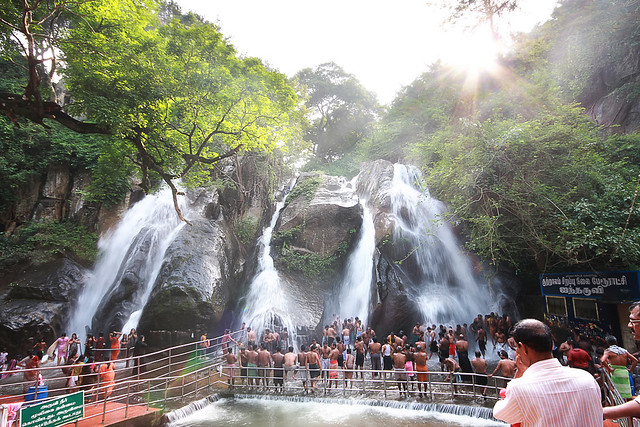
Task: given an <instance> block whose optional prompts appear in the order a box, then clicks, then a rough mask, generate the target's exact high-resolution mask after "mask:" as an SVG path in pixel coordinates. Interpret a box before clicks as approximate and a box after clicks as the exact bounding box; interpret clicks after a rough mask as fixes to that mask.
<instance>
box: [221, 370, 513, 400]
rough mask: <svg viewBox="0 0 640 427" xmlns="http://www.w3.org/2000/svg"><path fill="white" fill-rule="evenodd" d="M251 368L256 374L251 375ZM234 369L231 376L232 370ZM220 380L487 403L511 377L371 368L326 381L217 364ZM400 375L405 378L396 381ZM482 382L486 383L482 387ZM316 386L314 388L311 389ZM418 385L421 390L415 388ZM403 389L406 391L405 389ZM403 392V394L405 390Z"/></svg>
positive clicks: (235, 385) (255, 386)
mask: <svg viewBox="0 0 640 427" xmlns="http://www.w3.org/2000/svg"><path fill="white" fill-rule="evenodd" d="M251 369H254V370H256V371H257V373H258V375H255V376H253V375H251V374H250V370H251ZM232 370H233V373H231V371H232ZM218 371H219V374H220V376H221V377H224V378H226V383H227V384H228V385H230V386H231V388H232V389H233V391H234V392H238V391H240V392H255V391H256V390H258V391H271V392H278V391H283V392H304V391H308V392H315V393H318V394H323V395H325V396H327V395H331V394H333V393H335V392H340V393H342V394H343V395H349V394H353V395H359V396H363V395H365V396H367V397H377V398H384V399H388V398H396V397H398V395H401V396H402V395H406V396H413V397H418V398H420V397H430V398H434V397H436V396H444V397H449V398H460V397H470V398H483V399H490V400H499V399H500V389H502V388H504V387H505V385H506V383H507V382H508V381H509V380H510V379H511V378H505V377H499V376H492V377H488V376H487V375H485V374H476V373H465V372H456V373H455V374H454V375H450V374H449V372H439V371H428V372H419V371H394V370H373V369H357V370H356V369H342V368H338V369H336V370H335V372H337V374H338V378H336V379H331V378H329V376H330V372H331V371H332V369H329V370H327V369H325V370H322V371H321V372H322V373H321V374H320V376H319V377H317V378H316V379H313V380H312V379H311V378H310V374H311V372H310V370H309V369H308V368H301V367H297V368H296V369H295V370H294V371H287V370H286V369H285V368H275V367H255V368H254V367H251V368H244V367H243V368H239V367H237V366H236V367H230V366H226V365H224V364H222V365H218ZM300 373H303V374H304V377H305V378H307V379H306V384H304V383H303V381H302V379H301V377H300ZM422 374H424V375H425V376H426V381H424V382H421V381H418V380H417V378H418V377H417V376H418V375H422ZM398 375H399V376H401V377H403V378H405V377H406V378H407V379H398V378H399V377H398ZM483 379H486V380H487V383H486V384H485V383H484V381H482V380H483ZM312 383H315V386H316V387H312ZM418 386H420V387H418ZM405 387H406V389H405ZM405 390H406V391H405Z"/></svg>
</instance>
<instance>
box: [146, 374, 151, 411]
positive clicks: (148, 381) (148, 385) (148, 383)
mask: <svg viewBox="0 0 640 427" xmlns="http://www.w3.org/2000/svg"><path fill="white" fill-rule="evenodd" d="M150 401H151V378H149V379H148V380H147V411H148V410H149V402H150Z"/></svg>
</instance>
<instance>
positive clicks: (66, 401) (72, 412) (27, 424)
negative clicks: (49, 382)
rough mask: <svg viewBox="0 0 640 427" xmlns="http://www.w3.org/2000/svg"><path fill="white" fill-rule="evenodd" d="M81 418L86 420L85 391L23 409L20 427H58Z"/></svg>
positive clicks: (21, 410)
mask: <svg viewBox="0 0 640 427" xmlns="http://www.w3.org/2000/svg"><path fill="white" fill-rule="evenodd" d="M78 411H79V412H78ZM81 418H84V391H78V392H76V393H71V394H67V395H64V396H60V397H56V398H53V399H48V400H45V401H44V402H40V403H36V404H34V405H29V406H26V407H23V408H21V409H20V424H19V427H58V426H61V425H64V424H68V423H71V422H73V421H76V420H79V419H81Z"/></svg>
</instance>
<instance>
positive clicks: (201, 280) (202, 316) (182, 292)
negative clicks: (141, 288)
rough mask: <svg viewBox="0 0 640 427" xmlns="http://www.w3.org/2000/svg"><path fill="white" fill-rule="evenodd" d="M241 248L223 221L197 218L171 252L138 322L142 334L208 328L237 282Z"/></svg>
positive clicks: (180, 236)
mask: <svg viewBox="0 0 640 427" xmlns="http://www.w3.org/2000/svg"><path fill="white" fill-rule="evenodd" d="M236 253H237V247H236V245H235V244H234V239H233V238H232V237H231V231H230V230H229V229H228V227H227V226H226V225H225V223H224V222H223V221H208V220H205V219H200V220H194V221H193V226H191V227H189V226H187V227H183V228H182V230H181V231H180V233H179V235H178V236H177V237H176V239H175V240H174V242H173V243H172V244H171V246H170V247H169V249H168V250H167V255H166V257H165V259H164V261H163V264H162V268H161V271H160V273H159V275H158V279H157V280H156V283H155V285H154V289H153V291H152V293H151V297H150V298H149V302H148V303H147V306H146V307H145V310H144V313H143V315H142V318H141V320H140V325H139V328H140V329H141V330H163V329H164V330H176V329H177V330H193V329H195V330H207V329H208V328H209V327H211V326H212V325H214V324H215V323H216V322H217V321H218V320H219V319H220V317H221V316H222V314H223V312H224V309H225V307H226V306H227V303H228V302H229V294H230V288H231V287H232V286H233V283H235V278H234V277H233V273H234V266H233V263H234V258H235V255H236Z"/></svg>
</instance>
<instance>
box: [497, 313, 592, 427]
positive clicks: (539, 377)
mask: <svg viewBox="0 0 640 427" xmlns="http://www.w3.org/2000/svg"><path fill="white" fill-rule="evenodd" d="M511 335H512V336H513V338H514V339H515V341H516V345H517V350H516V364H517V366H518V372H517V373H516V379H514V380H512V381H511V382H510V383H509V385H508V386H507V390H506V395H505V399H504V400H501V401H498V402H497V403H496V405H495V406H494V408H493V416H494V417H495V418H497V419H499V420H502V421H504V422H506V423H510V424H515V423H521V424H522V427H530V426H533V427H543V426H545V427H546V426H553V427H565V426H566V427H575V426H581V427H592V426H593V427H595V426H597V427H602V406H601V403H600V387H599V386H598V384H597V383H596V381H595V379H594V378H593V376H592V375H591V374H589V373H588V372H586V371H583V370H582V369H573V368H568V367H564V366H562V365H561V364H560V362H559V361H558V359H556V358H554V357H553V354H552V352H551V350H552V348H553V341H552V338H551V330H550V329H549V327H548V326H547V325H545V324H544V323H542V322H540V321H539V320H535V319H525V320H522V321H521V322H518V324H516V325H515V326H514V328H513V332H512V334H511Z"/></svg>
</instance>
